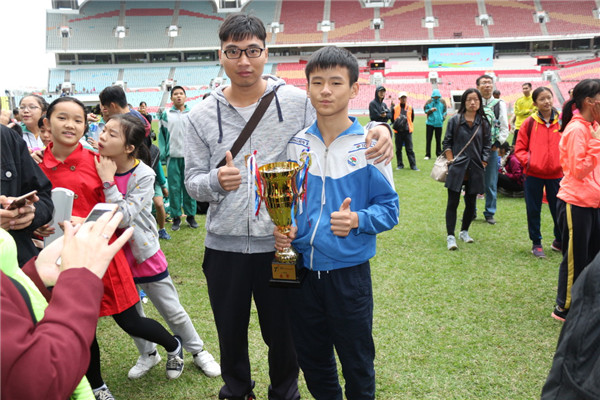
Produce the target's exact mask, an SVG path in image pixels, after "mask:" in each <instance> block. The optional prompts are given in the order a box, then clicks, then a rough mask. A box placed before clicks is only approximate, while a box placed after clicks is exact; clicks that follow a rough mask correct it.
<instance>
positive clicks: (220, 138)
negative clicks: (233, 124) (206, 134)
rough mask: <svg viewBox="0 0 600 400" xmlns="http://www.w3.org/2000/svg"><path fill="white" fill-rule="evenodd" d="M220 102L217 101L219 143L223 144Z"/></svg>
mask: <svg viewBox="0 0 600 400" xmlns="http://www.w3.org/2000/svg"><path fill="white" fill-rule="evenodd" d="M219 103H220V102H219V101H217V121H218V123H219V140H218V141H217V143H221V142H222V141H223V127H222V126H221V107H220V105H219Z"/></svg>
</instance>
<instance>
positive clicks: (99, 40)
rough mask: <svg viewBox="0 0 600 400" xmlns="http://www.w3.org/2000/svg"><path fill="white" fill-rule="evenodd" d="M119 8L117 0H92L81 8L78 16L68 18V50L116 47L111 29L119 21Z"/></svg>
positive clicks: (115, 40) (109, 48)
mask: <svg viewBox="0 0 600 400" xmlns="http://www.w3.org/2000/svg"><path fill="white" fill-rule="evenodd" d="M119 9H120V5H119V2H118V1H105V2H99V1H92V2H90V3H88V4H87V6H86V7H83V8H82V9H81V15H80V16H78V17H75V18H72V17H71V18H69V20H68V24H69V26H70V27H71V29H72V33H71V37H70V38H69V50H88V49H90V48H93V49H98V50H111V49H116V48H117V38H115V36H114V34H113V29H114V28H115V27H116V26H117V25H118V22H119Z"/></svg>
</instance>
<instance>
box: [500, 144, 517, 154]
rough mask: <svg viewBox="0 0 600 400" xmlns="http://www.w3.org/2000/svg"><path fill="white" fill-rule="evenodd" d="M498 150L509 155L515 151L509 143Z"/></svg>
mask: <svg viewBox="0 0 600 400" xmlns="http://www.w3.org/2000/svg"><path fill="white" fill-rule="evenodd" d="M498 149H499V150H504V151H505V152H506V153H507V154H511V153H512V152H513V151H514V150H515V148H514V146H511V145H510V144H508V142H504V143H502V144H501V145H500V147H498Z"/></svg>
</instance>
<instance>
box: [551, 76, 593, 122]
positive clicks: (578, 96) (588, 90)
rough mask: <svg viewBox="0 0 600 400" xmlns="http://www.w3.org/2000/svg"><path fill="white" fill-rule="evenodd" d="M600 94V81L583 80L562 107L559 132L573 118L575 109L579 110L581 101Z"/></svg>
mask: <svg viewBox="0 0 600 400" xmlns="http://www.w3.org/2000/svg"><path fill="white" fill-rule="evenodd" d="M598 93H600V79H584V80H582V81H581V82H579V83H578V84H577V85H575V87H574V88H573V96H572V97H571V99H570V100H569V101H567V102H566V103H565V104H564V105H563V110H562V126H561V127H560V132H563V131H564V130H565V128H566V126H567V124H568V123H569V121H571V118H573V111H574V109H575V108H578V109H579V110H581V108H582V107H583V101H584V100H585V99H586V98H588V97H592V98H593V97H596V95H597V94H598Z"/></svg>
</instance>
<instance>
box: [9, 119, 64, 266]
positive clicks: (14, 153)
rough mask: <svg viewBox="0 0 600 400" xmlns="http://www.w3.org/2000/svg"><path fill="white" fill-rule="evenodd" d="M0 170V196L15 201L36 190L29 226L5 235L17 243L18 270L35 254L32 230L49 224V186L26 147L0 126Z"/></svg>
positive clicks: (50, 207)
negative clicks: (0, 140)
mask: <svg viewBox="0 0 600 400" xmlns="http://www.w3.org/2000/svg"><path fill="white" fill-rule="evenodd" d="M0 136H2V142H1V146H2V147H1V148H0V151H1V156H2V159H1V170H0V174H1V176H0V178H1V182H0V194H2V195H4V196H11V197H17V196H20V195H23V194H25V193H28V192H31V191H32V190H37V191H38V193H37V195H38V197H39V198H40V200H39V201H38V202H37V203H35V218H34V219H33V222H32V223H31V225H29V226H28V227H27V228H25V229H22V230H19V231H13V230H10V231H8V232H9V233H10V234H11V235H12V237H13V238H14V239H15V242H16V243H17V253H18V258H19V266H23V264H25V263H26V262H27V261H29V259H31V257H34V256H36V255H37V254H38V253H39V251H38V249H37V248H36V247H35V246H34V245H33V242H32V241H31V235H32V233H33V231H34V230H36V229H37V228H39V227H40V226H42V225H44V224H46V223H48V222H50V220H51V219H52V213H53V211H54V205H53V204H52V198H51V191H52V184H51V183H50V181H49V180H48V178H46V175H44V173H43V172H42V170H41V169H40V167H38V165H37V164H36V163H35V161H33V159H32V158H31V156H30V155H29V150H28V149H27V143H25V141H24V140H23V138H21V137H20V136H19V134H17V133H16V132H15V131H13V130H12V129H10V128H7V127H6V126H4V125H0Z"/></svg>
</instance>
